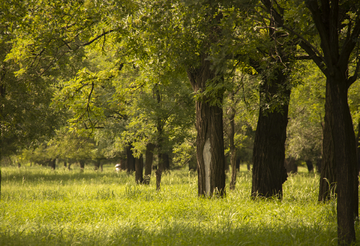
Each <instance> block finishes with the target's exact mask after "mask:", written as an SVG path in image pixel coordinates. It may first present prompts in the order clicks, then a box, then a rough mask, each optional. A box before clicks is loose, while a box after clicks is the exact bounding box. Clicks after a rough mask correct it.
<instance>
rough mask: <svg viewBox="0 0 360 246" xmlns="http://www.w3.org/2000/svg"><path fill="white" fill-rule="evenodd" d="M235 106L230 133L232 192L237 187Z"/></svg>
mask: <svg viewBox="0 0 360 246" xmlns="http://www.w3.org/2000/svg"><path fill="white" fill-rule="evenodd" d="M231 98H232V101H234V94H231ZM234 106H235V105H233V106H232V107H231V112H230V117H229V120H230V133H229V139H230V164H231V182H230V190H235V185H236V173H237V171H238V170H237V168H236V148H235V139H234V138H235V113H236V111H235V108H234Z"/></svg>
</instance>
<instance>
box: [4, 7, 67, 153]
mask: <svg viewBox="0 0 360 246" xmlns="http://www.w3.org/2000/svg"><path fill="white" fill-rule="evenodd" d="M14 6H16V7H14ZM27 11H28V9H27V5H26V4H25V3H23V2H15V1H4V2H1V4H0V13H1V15H0V33H1V36H2V38H1V41H0V42H1V45H0V46H1V48H0V49H1V52H0V53H1V55H0V105H1V106H0V159H1V158H3V157H5V156H9V155H11V154H14V153H16V151H18V150H20V149H21V148H24V147H26V146H27V145H30V144H31V143H33V142H34V141H35V140H40V138H43V139H44V138H46V137H47V136H51V135H52V134H53V133H54V130H55V129H56V128H57V127H58V125H61V122H62V120H61V118H60V114H59V113H57V112H54V110H53V109H52V108H51V107H50V100H51V96H52V94H53V93H54V88H53V82H52V81H51V76H48V77H42V76H40V75H39V74H38V73H36V72H35V71H31V70H28V71H25V69H24V67H23V66H22V64H21V63H20V62H18V61H17V60H16V59H13V58H14V54H13V50H14V49H18V50H19V53H21V51H22V50H21V48H23V47H24V46H32V43H31V42H28V40H27V39H25V38H23V35H22V31H23V30H24V26H25V23H24V22H26V21H24V19H26V17H27V14H28V12H27ZM18 44H22V45H18ZM18 46H20V47H18ZM41 65H43V63H42V62H40V61H33V66H41ZM20 98H21V100H19V99H20Z"/></svg>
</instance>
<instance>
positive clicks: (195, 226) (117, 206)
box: [0, 166, 360, 245]
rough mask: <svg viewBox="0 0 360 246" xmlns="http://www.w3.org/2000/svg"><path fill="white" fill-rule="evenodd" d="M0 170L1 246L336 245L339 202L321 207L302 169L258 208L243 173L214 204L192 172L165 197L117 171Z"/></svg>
mask: <svg viewBox="0 0 360 246" xmlns="http://www.w3.org/2000/svg"><path fill="white" fill-rule="evenodd" d="M1 170H2V183H1V201H0V245H337V224H336V201H335V199H334V200H332V201H329V202H328V203H326V204H323V203H319V202H318V201H317V192H318V182H319V176H318V175H317V174H314V173H307V171H306V170H304V169H301V170H300V172H299V173H298V174H292V175H290V177H289V178H288V180H287V181H286V182H285V184H284V198H283V200H282V201H278V200H274V199H267V200H264V199H258V200H252V199H251V198H250V191H251V173H250V172H249V171H247V170H246V168H245V166H242V167H241V171H240V172H239V173H238V182H237V185H236V189H235V190H234V191H231V190H227V195H226V197H225V198H216V197H214V198H211V199H210V198H199V197H198V196H197V174H196V173H195V172H189V171H188V170H187V169H181V170H174V171H171V172H168V173H166V174H165V175H163V177H162V186H161V190H160V191H156V186H155V177H154V176H152V179H151V184H150V185H149V186H145V185H136V184H135V178H134V176H133V175H129V174H127V173H126V172H120V173H116V172H115V171H114V168H113V167H105V168H104V171H103V172H97V171H94V170H93V168H92V167H88V168H85V170H84V171H83V172H80V169H76V168H74V170H72V171H68V170H65V169H61V168H59V169H57V170H55V171H53V170H50V169H48V168H44V167H40V166H35V167H21V168H15V167H3V168H2V169H1ZM228 175H229V174H228ZM227 187H229V185H228V184H227ZM356 232H357V235H358V236H359V234H360V233H359V232H360V229H359V225H356Z"/></svg>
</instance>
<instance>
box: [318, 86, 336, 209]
mask: <svg viewBox="0 0 360 246" xmlns="http://www.w3.org/2000/svg"><path fill="white" fill-rule="evenodd" d="M331 105H332V100H331V92H330V84H329V83H326V97H325V119H324V121H325V123H324V129H323V156H322V161H321V169H320V170H321V173H320V186H319V201H323V202H324V201H327V200H329V199H330V198H331V197H334V195H335V193H336V166H335V160H334V152H335V149H334V142H333V137H332V131H333V123H332V116H331V115H332V111H331V110H332V106H331Z"/></svg>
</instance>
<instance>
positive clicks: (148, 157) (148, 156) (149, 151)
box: [144, 143, 155, 185]
mask: <svg viewBox="0 0 360 246" xmlns="http://www.w3.org/2000/svg"><path fill="white" fill-rule="evenodd" d="M154 149H155V145H154V144H152V143H148V144H147V145H146V153H145V177H144V184H147V185H148V184H150V177H151V166H152V163H153V159H154V153H153V151H154Z"/></svg>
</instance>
